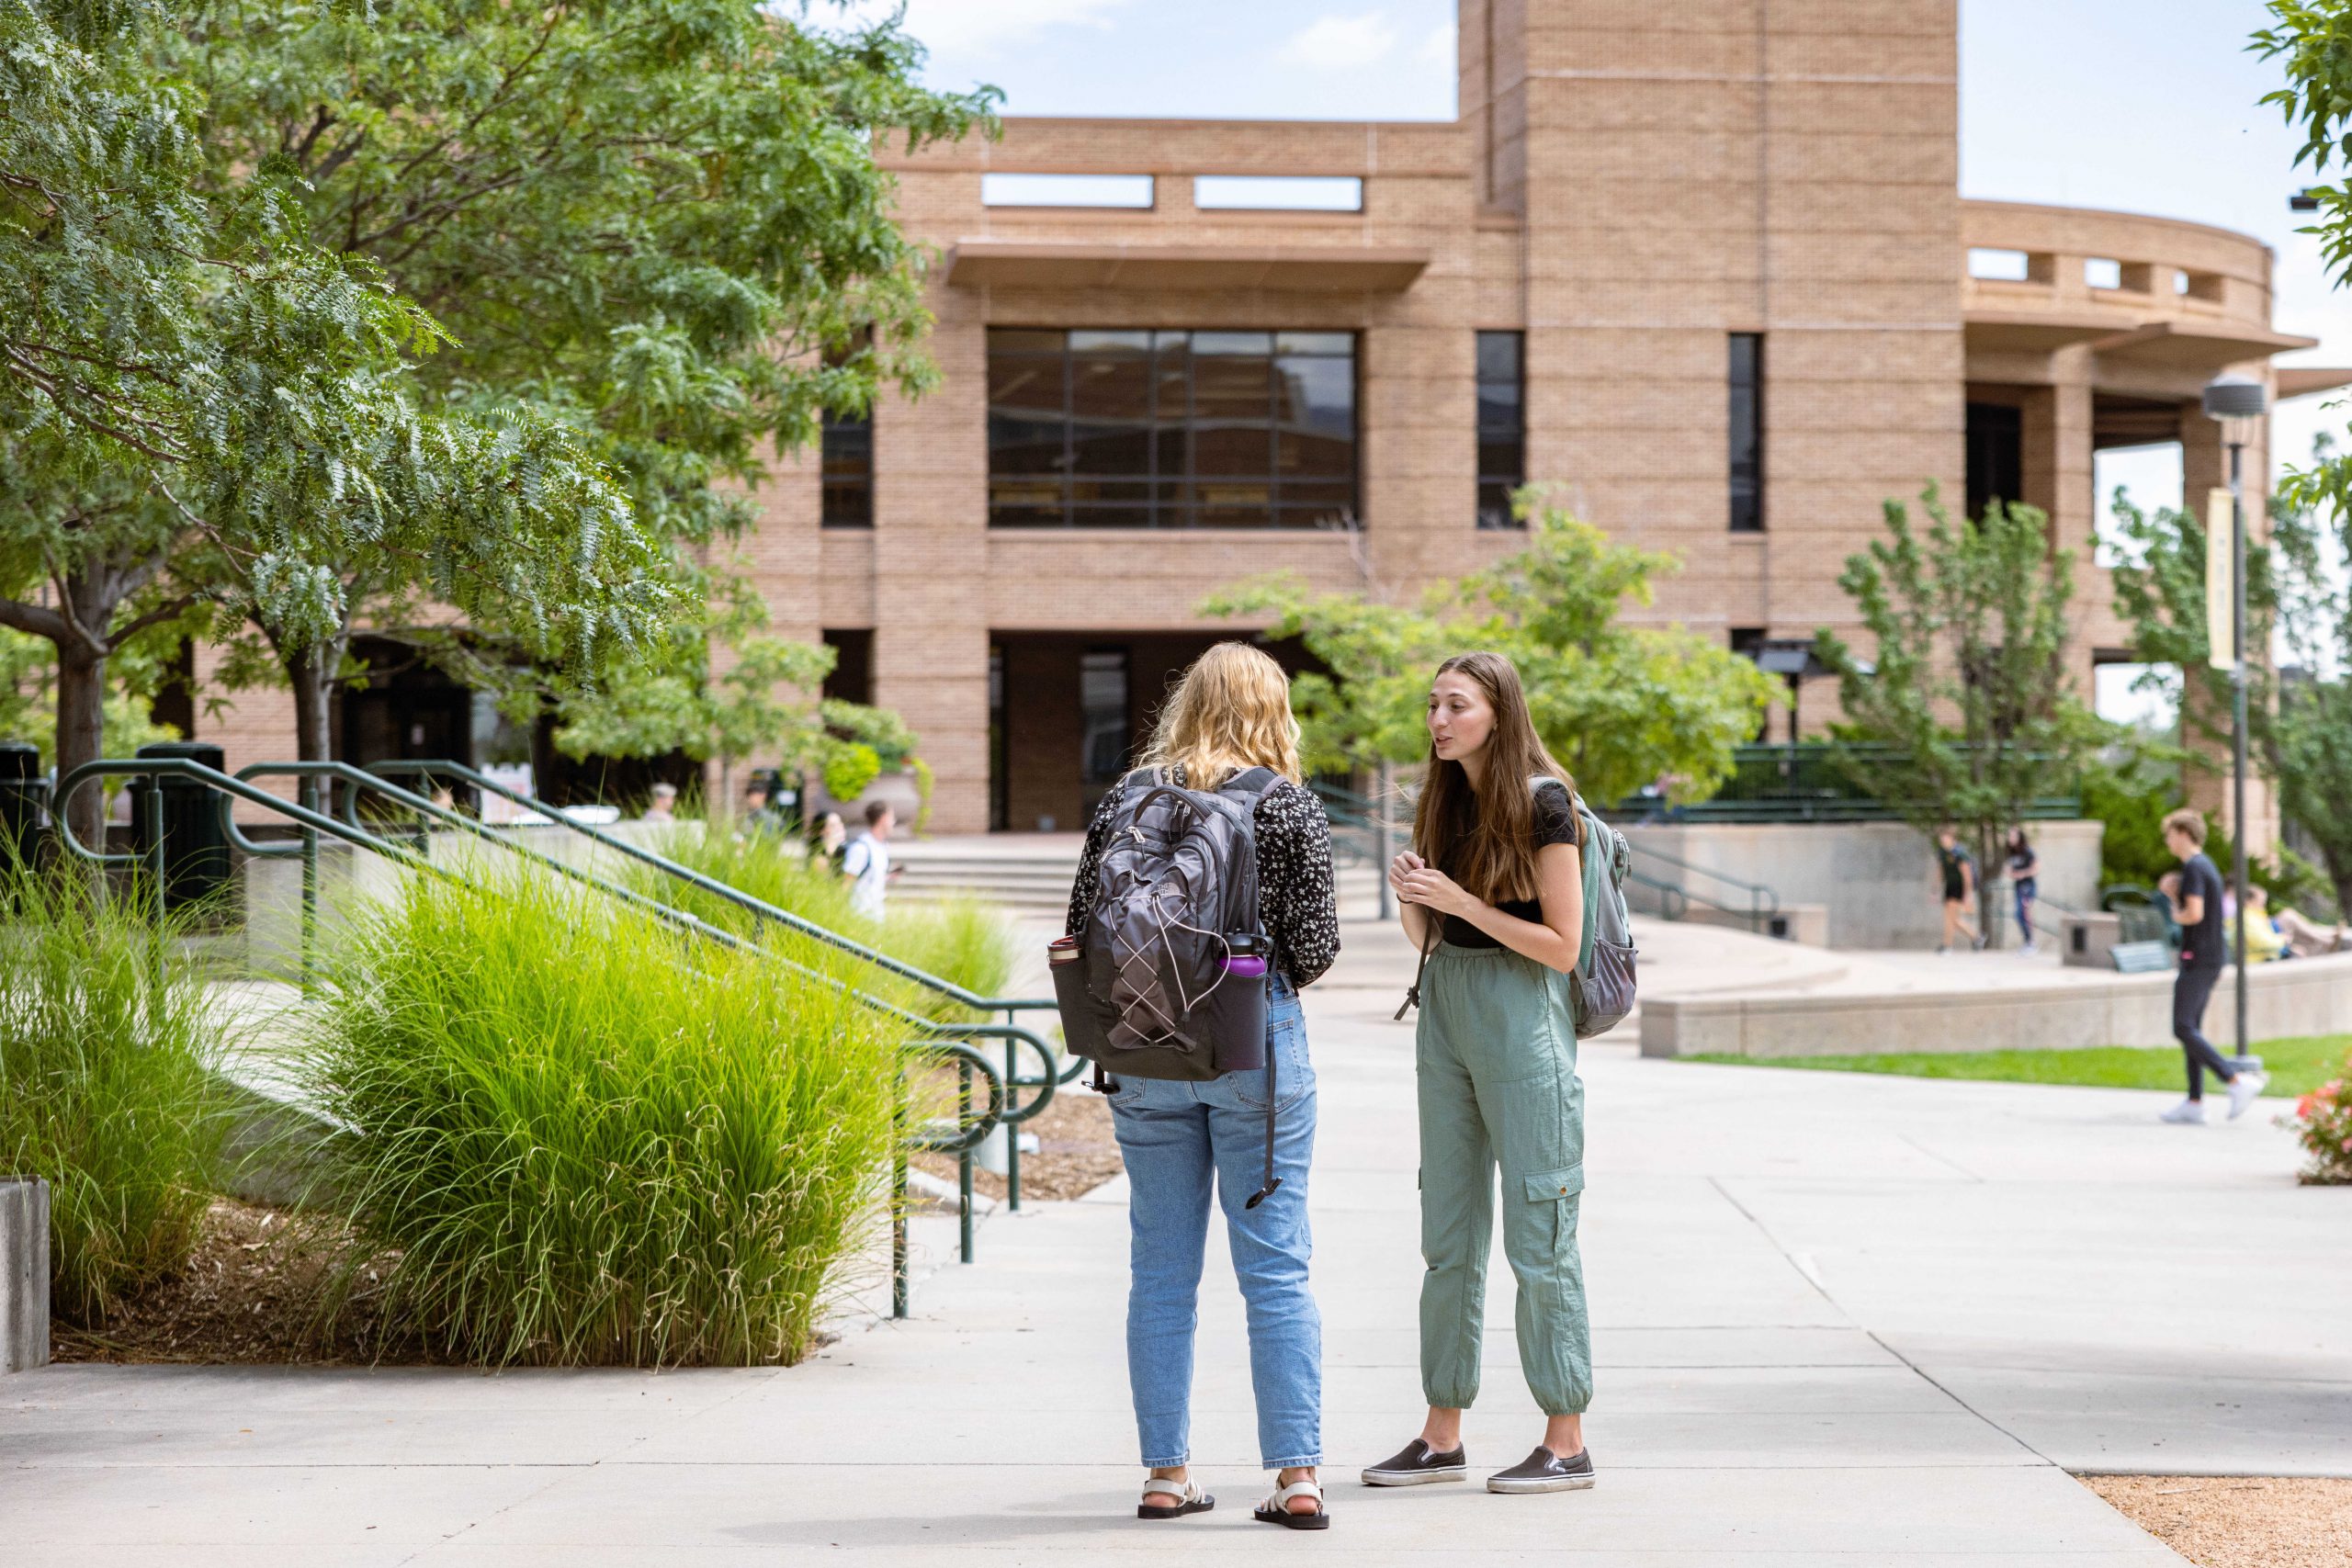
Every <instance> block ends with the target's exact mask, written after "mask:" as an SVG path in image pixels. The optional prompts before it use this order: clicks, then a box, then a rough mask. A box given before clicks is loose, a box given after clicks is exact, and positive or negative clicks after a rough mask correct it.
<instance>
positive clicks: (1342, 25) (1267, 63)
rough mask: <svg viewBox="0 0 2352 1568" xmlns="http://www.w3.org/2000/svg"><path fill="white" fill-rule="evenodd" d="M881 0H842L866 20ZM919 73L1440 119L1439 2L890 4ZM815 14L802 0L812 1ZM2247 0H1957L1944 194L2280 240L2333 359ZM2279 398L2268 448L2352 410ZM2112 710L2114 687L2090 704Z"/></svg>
mask: <svg viewBox="0 0 2352 1568" xmlns="http://www.w3.org/2000/svg"><path fill="white" fill-rule="evenodd" d="M895 3H897V0H853V4H852V5H851V6H850V9H851V10H853V11H863V12H864V13H865V14H868V15H871V14H875V13H876V12H884V13H887V11H888V9H889V8H890V7H891V6H892V5H893V4H895ZM904 3H905V6H906V14H907V27H908V30H909V31H910V32H911V33H913V34H914V36H915V37H917V38H919V39H922V40H923V41H924V42H925V43H926V44H927V45H928V46H929V48H930V50H931V59H930V62H929V65H928V67H927V70H926V73H925V74H926V78H927V80H928V81H929V82H930V83H931V84H932V85H934V86H938V87H943V88H945V87H953V88H958V89H965V88H969V87H971V86H974V85H978V84H980V83H988V84H990V85H995V86H997V87H1000V88H1001V89H1003V90H1004V93H1005V104H1004V108H1005V112H1007V113H1009V114H1031V115H1110V116H1136V117H1165V118H1245V119H1249V118H1254V119H1382V120H1397V119H1436V120H1448V119H1452V118H1453V115H1454V80H1453V41H1454V40H1453V27H1454V7H1453V0H1339V3H1337V4H1328V3H1325V0H1184V3H1183V4H1182V5H1178V4H1171V3H1170V0H904ZM820 9H821V6H820ZM2266 19H2267V7H2266V6H2264V5H2263V4H2262V3H2261V0H1960V81H1961V86H1960V121H1961V138H1960V140H1961V180H1960V184H1961V194H1962V195H1963V196H1968V197H1987V198H1998V199H2003V200H2010V201H2039V202H2052V203H2057V204H2061V205H2066V206H2082V207H2098V208H2109V209H2118V210H2121V211H2127V212H2143V213H2152V214H2155V215H2159V216H2163V217H2169V218H2184V219H2188V220H2193V221H2197V222H2202V223H2213V224H2219V225H2221V226H2222V227H2223V228H2227V229H2233V230H2237V231H2241V232H2245V233H2250V234H2254V235H2257V236H2259V237H2260V238H2261V239H2263V240H2264V241H2266V242H2267V243H2269V245H2270V246H2271V247H2272V249H2273V250H2274V251H2275V252H2276V253H2277V255H2278V265H2277V271H2276V274H2275V283H2276V288H2277V296H2276V302H2275V305H2274V309H2273V311H2272V324H2273V325H2274V326H2275V327H2277V328H2278V330H2280V331H2282V332H2290V333H2301V334H2303V335H2305V336H2309V337H2316V338H2318V339H2320V340H2321V341H2320V345H2319V346H2318V347H2317V348H2315V349H2312V350H2308V351H2305V352H2302V353H2300V354H2295V355H2283V356H2281V357H2280V358H2279V360H2278V363H2279V364H2281V365H2293V364H2312V365H2352V291H2345V290H2338V289H2336V288H2335V287H2334V286H2333V285H2332V284H2331V282H2330V280H2329V278H2328V276H2327V274H2326V270H2325V268H2324V266H2323V265H2322V264H2321V260H2320V254H2319V249H2318V244H2317V242H2316V241H2315V240H2313V239H2312V237H2310V236H2308V235H2304V234H2300V233H2298V232H2296V230H2297V228H2298V227H2299V226H2300V225H2301V224H2302V223H2303V222H2306V221H2308V220H2307V219H2304V218H2301V217H2299V216H2297V215H2295V214H2293V213H2290V211H2289V210H2288V208H2287V198H2288V197H2289V196H2290V195H2291V194H2292V193H2293V192H2294V191H2295V190H2297V189H2299V188H2301V186H2304V185H2307V184H2315V183H2318V181H2317V179H2316V178H2315V177H2314V176H2312V175H2311V173H2310V171H2309V170H2308V169H2307V168H2306V169H2300V170H2299V169H2298V168H2297V167H2296V164H2295V153H2296V152H2297V150H2298V148H2299V147H2300V145H2301V139H2300V138H2299V137H2298V136H2297V135H2295V134H2294V132H2293V131H2292V130H2290V129H2289V127H2288V126H2287V124H2286V122H2285V120H2284V118H2283V117H2282V116H2281V115H2280V113H2279V111H2278V109H2277V108H2275V107H2266V106H2263V105H2262V104H2260V103H2259V101H2258V100H2259V99H2260V98H2261V97H2262V96H2263V95H2264V94H2265V93H2267V92H2268V91H2270V90H2271V89H2272V88H2273V87H2275V86H2277V85H2279V77H2278V71H2277V68H2276V67H2275V66H2274V65H2272V64H2271V63H2269V62H2266V61H2264V60H2262V59H2261V58H2260V57H2259V56H2257V55H2256V54H2254V53H2252V52H2250V51H2248V50H2247V49H2246V47H2245V45H2246V40H2247V37H2248V35H2249V34H2251V33H2252V32H2253V31H2254V30H2255V29H2256V28H2258V27H2260V26H2262V25H2263V24H2264V22H2265V21H2266ZM2327 401H2328V398H2327V397H2325V396H2323V397H2316V398H2305V399H2301V400H2297V401H2295V402H2292V403H2288V404H2283V405H2281V406H2280V408H2279V409H2278V413H2277V416H2276V420H2275V423H2274V425H2273V430H2274V445H2273V452H2274V457H2275V459H2276V460H2277V461H2278V463H2280V464H2290V463H2294V462H2296V461H2299V460H2301V459H2302V458H2304V457H2307V456H2308V455H2309V453H2310V451H2311V445H2312V434H2314V433H2315V432H2317V431H2319V430H2321V429H2323V428H2325V429H2332V430H2335V431H2342V430H2343V429H2345V427H2346V424H2347V423H2352V408H2346V409H2336V410H2334V411H2329V410H2325V409H2324V408H2323V406H2322V405H2323V404H2324V403H2325V402H2327ZM2118 484H2123V485H2127V486H2129V487H2130V489H2131V492H2132V495H2133V497H2134V499H2135V500H2137V501H2139V502H2141V503H2142V504H2143V505H2149V506H2177V505H2178V504H2180V502H2181V501H2182V497H2181V494H2180V484H2179V463H2178V457H2177V449H2173V450H2169V451H2156V452H2145V453H2130V452H2125V453H2111V454H2104V455H2102V457H2101V460H2100V464H2099V471H2098V487H2099V491H2100V494H2101V495H2102V496H2105V495H2107V494H2109V492H2110V491H2112V490H2113V488H2114V487H2115V486H2116V485H2118ZM2125 705H2126V704H2125V703H2124V702H2123V700H2122V699H2121V698H2120V696H2119V697H2115V698H2113V699H2111V700H2110V701H2109V703H2106V704H2103V707H2116V708H2118V709H2120V708H2121V707H2122V706H2125Z"/></svg>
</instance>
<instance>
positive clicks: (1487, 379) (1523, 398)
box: [1474, 329, 1527, 532]
mask: <svg viewBox="0 0 2352 1568" xmlns="http://www.w3.org/2000/svg"><path fill="white" fill-rule="evenodd" d="M1505 340H1508V344H1507V346H1508V348H1509V353H1510V369H1509V371H1508V373H1507V374H1506V375H1505V376H1501V377H1497V376H1494V375H1490V374H1489V364H1488V354H1487V349H1488V347H1489V345H1492V346H1494V347H1495V348H1496V349H1497V351H1498V355H1497V356H1498V357H1499V356H1500V351H1501V350H1502V349H1503V348H1504V347H1505V346H1506V343H1505ZM1475 343H1476V347H1475V350H1474V353H1475V355H1476V358H1475V367H1474V374H1475V379H1476V397H1477V414H1476V423H1477V441H1478V526H1479V528H1480V529H1481V530H1484V531H1487V532H1499V531H1502V530H1506V529H1514V528H1517V529H1523V528H1525V527H1526V526H1527V525H1526V524H1525V523H1524V522H1523V521H1521V519H1519V518H1517V517H1514V516H1512V515H1511V504H1510V498H1511V494H1512V492H1513V491H1517V490H1518V489H1519V488H1520V487H1521V486H1522V485H1524V484H1526V483H1527V334H1526V333H1524V332H1521V331H1519V330H1517V329H1512V330H1510V331H1508V332H1487V331H1483V330H1482V331H1480V332H1479V333H1477V334H1476V339H1475ZM1504 388H1508V389H1509V390H1510V399H1509V405H1508V406H1509V415H1508V418H1505V417H1502V413H1501V411H1502V409H1503V407H1504V400H1502V399H1501V398H1499V397H1497V396H1491V395H1490V394H1491V393H1495V392H1498V391H1500V390H1501V389H1504Z"/></svg>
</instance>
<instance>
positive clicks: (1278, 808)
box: [1062, 768, 1340, 986]
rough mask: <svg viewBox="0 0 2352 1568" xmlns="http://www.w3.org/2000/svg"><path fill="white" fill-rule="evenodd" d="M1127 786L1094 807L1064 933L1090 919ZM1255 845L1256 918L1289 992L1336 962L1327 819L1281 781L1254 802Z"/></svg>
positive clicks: (1179, 776)
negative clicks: (1105, 847)
mask: <svg viewBox="0 0 2352 1568" xmlns="http://www.w3.org/2000/svg"><path fill="white" fill-rule="evenodd" d="M1183 778H1184V774H1183V770H1182V768H1174V769H1170V782H1172V783H1175V784H1182V783H1183ZM1129 787H1130V786H1129V785H1127V784H1124V783H1122V784H1119V785H1117V786H1116V787H1114V789H1113V790H1112V791H1111V793H1110V794H1108V795H1104V796H1103V804H1102V805H1100V806H1098V807H1095V808H1094V820H1093V821H1091V822H1090V823H1088V824H1087V828H1086V854H1085V856H1084V858H1082V859H1081V860H1080V862H1079V863H1078V879H1077V880H1076V881H1075V882H1073V883H1072V884H1071V885H1070V890H1069V919H1068V921H1067V922H1066V923H1065V924H1064V925H1063V927H1062V930H1063V931H1066V932H1069V934H1071V935H1073V936H1074V935H1076V934H1077V933H1078V931H1079V928H1080V927H1081V926H1083V925H1084V924H1085V923H1086V919H1087V917H1088V916H1090V915H1091V914H1092V913H1093V912H1094V899H1095V897H1096V892H1097V886H1096V876H1097V873H1098V869H1099V867H1100V865H1101V863H1102V859H1103V841H1104V840H1106V839H1108V838H1109V837H1110V833H1111V819H1112V818H1114V816H1116V815H1117V814H1118V809H1119V801H1120V797H1121V796H1122V795H1124V794H1125V791H1126V790H1127V789H1128V788H1129ZM1252 815H1253V818H1254V820H1255V822H1256V824H1257V829H1258V833H1257V838H1258V918H1259V919H1260V920H1261V921H1262V922H1263V923H1264V925H1265V928H1266V934H1267V935H1269V936H1271V937H1272V938H1273V939H1274V962H1275V964H1276V965H1277V966H1279V967H1280V968H1281V970H1282V972H1283V975H1285V976H1288V977H1289V980H1290V983H1291V984H1292V985H1293V986H1306V985H1308V984H1311V983H1312V982H1314V981H1315V980H1317V979H1318V978H1320V977H1321V976H1322V974H1323V972H1324V971H1325V970H1327V969H1329V968H1330V967H1331V961H1332V960H1333V959H1334V958H1337V957H1338V956H1339V955H1340V909H1339V898H1338V895H1337V893H1336V892H1335V891H1334V889H1333V887H1332V886H1331V819H1330V818H1329V817H1327V816H1325V815H1324V814H1323V803H1322V802H1321V801H1320V800H1317V798H1316V797H1315V794H1314V792H1313V791H1311V790H1307V789H1304V788H1302V787H1300V786H1299V785H1297V784H1293V783H1291V782H1290V781H1289V780H1288V779H1283V780H1282V781H1280V782H1279V783H1277V784H1275V785H1274V787H1273V788H1272V789H1270V790H1268V791H1267V792H1266V793H1265V794H1264V795H1261V796H1259V797H1258V807H1257V810H1256V811H1255V812H1254V813H1253V814H1252Z"/></svg>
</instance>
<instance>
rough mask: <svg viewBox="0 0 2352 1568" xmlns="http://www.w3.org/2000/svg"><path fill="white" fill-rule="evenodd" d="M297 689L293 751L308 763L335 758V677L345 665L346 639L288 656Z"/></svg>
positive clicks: (288, 673)
mask: <svg viewBox="0 0 2352 1568" xmlns="http://www.w3.org/2000/svg"><path fill="white" fill-rule="evenodd" d="M285 665H286V678H287V680H288V682H290V683H291V684H292V685H293V688H294V750H295V752H296V754H297V755H298V756H299V757H300V760H301V761H305V762H326V761H333V760H334V677H335V671H338V670H339V669H341V668H342V666H343V639H342V638H340V637H337V638H335V639H334V640H333V641H331V642H314V643H311V645H309V646H308V647H306V648H303V649H300V650H298V651H296V652H293V653H289V654H287V655H286V656H285Z"/></svg>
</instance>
